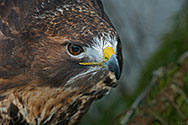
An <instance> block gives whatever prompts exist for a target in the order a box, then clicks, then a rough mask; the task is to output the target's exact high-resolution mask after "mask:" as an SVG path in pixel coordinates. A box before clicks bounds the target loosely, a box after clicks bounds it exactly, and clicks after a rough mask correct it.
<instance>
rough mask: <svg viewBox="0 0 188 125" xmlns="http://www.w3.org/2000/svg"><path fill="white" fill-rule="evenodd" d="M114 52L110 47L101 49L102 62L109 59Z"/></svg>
mask: <svg viewBox="0 0 188 125" xmlns="http://www.w3.org/2000/svg"><path fill="white" fill-rule="evenodd" d="M113 54H115V52H114V50H113V48H112V47H106V48H105V49H104V50H103V55H104V62H107V61H108V60H110V57H111V56H112V55H113Z"/></svg>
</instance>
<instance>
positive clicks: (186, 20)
mask: <svg viewBox="0 0 188 125" xmlns="http://www.w3.org/2000/svg"><path fill="white" fill-rule="evenodd" d="M173 18H174V20H175V21H174V24H173V25H171V27H172V28H171V31H169V32H168V33H166V34H165V35H164V37H163V38H162V39H161V46H160V48H159V49H158V50H157V52H156V53H155V54H154V55H153V56H152V57H151V58H150V59H149V60H148V62H147V63H146V64H144V65H145V68H144V70H143V71H142V73H141V76H140V80H139V86H138V89H137V91H135V93H134V94H133V95H131V96H130V95H126V94H125V93H124V92H121V91H125V90H122V88H118V90H119V92H118V93H116V94H115V98H112V100H111V98H110V97H111V96H110V95H108V96H107V97H105V98H103V99H102V101H98V102H95V104H94V105H95V108H97V110H99V111H100V112H98V111H97V112H95V110H92V109H91V110H90V113H89V115H87V116H85V118H84V121H83V123H82V125H112V124H113V122H114V119H115V117H116V116H118V115H120V117H117V119H116V120H115V123H117V124H119V123H120V121H121V115H123V114H124V113H125V112H126V110H128V109H129V107H130V105H131V104H132V103H133V101H134V100H135V98H136V97H137V96H138V95H139V94H140V93H141V91H142V90H143V89H144V88H145V87H146V86H147V85H148V83H149V82H150V81H151V78H152V73H153V71H154V70H156V69H158V68H159V67H161V66H164V67H168V68H169V67H171V66H169V65H171V64H174V65H173V68H172V69H171V68H169V70H166V72H165V73H166V75H167V76H168V75H169V77H167V78H164V77H163V78H161V80H160V82H159V83H160V85H161V86H159V88H158V89H154V90H153V92H154V93H152V95H150V97H149V98H148V99H147V101H146V102H147V104H150V102H152V101H153V100H157V99H156V98H155V97H154V96H156V95H158V94H160V93H161V91H162V90H163V87H165V86H166V85H167V83H168V82H169V81H170V80H171V79H172V78H174V75H175V74H176V71H179V70H178V67H177V66H176V65H178V61H177V60H178V59H179V58H180V56H181V55H182V54H183V53H184V52H185V51H187V50H188V2H186V3H185V4H184V7H183V9H182V10H181V11H180V12H179V14H176V15H175V16H174V17H173ZM187 70H188V69H187ZM165 73H164V74H165ZM183 77H184V79H183V80H184V82H185V83H187V82H186V81H187V79H188V78H187V77H188V76H187V75H186V74H185V75H184V76H183ZM120 84H121V83H120ZM116 89H117V88H116ZM181 90H182V89H181ZM183 91H184V93H185V94H188V93H187V91H188V88H187V86H184V89H183ZM183 98H184V97H182V96H180V98H179V97H177V98H176V99H177V100H175V103H176V104H177V105H182V107H183V109H182V108H181V110H186V112H183V113H184V115H185V116H186V115H187V106H185V104H186V103H185V101H184V100H183ZM105 100H107V101H105ZM109 103H110V104H109ZM105 105H108V106H105ZM95 108H94V109H95ZM137 111H139V110H137ZM173 112H175V110H174V108H172V107H166V111H165V112H164V113H163V114H162V116H164V117H165V118H164V119H165V121H166V120H167V123H168V119H169V118H172V119H173V118H174V120H172V122H177V121H179V119H178V116H177V115H176V114H175V116H173V115H172V114H171V113H173ZM121 113H122V114H121ZM168 116H169V117H168ZM171 116H173V117H171ZM187 117H188V116H187ZM172 122H169V123H172ZM180 122H181V121H180ZM156 124H157V122H156ZM172 124H173V123H172Z"/></svg>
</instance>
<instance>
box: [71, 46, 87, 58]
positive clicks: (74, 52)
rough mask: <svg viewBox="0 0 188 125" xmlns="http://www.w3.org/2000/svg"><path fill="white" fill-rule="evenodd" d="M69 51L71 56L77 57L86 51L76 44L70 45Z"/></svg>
mask: <svg viewBox="0 0 188 125" xmlns="http://www.w3.org/2000/svg"><path fill="white" fill-rule="evenodd" d="M68 51H69V53H70V54H72V55H74V56H76V55H79V54H80V53H82V52H83V51H84V50H83V48H82V47H81V46H79V45H76V44H69V45H68Z"/></svg>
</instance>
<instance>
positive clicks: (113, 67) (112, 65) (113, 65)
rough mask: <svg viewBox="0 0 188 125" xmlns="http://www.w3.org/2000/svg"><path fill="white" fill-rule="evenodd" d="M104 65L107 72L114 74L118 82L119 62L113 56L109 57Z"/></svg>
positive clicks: (119, 74)
mask: <svg viewBox="0 0 188 125" xmlns="http://www.w3.org/2000/svg"><path fill="white" fill-rule="evenodd" d="M105 65H107V67H108V70H109V71H111V72H114V74H115V76H116V79H117V80H119V79H120V76H121V72H120V67H119V62H118V60H117V58H116V56H115V55H114V54H113V55H112V56H111V57H110V60H108V61H107V62H106V63H105Z"/></svg>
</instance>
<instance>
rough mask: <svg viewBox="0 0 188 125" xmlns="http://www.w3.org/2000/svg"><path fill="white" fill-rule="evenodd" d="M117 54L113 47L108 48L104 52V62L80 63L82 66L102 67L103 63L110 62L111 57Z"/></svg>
mask: <svg viewBox="0 0 188 125" xmlns="http://www.w3.org/2000/svg"><path fill="white" fill-rule="evenodd" d="M113 54H115V52H114V50H113V48H112V47H106V48H105V49H104V50H103V56H104V61H103V62H79V64H80V65H99V66H100V65H102V64H103V63H105V62H107V61H108V60H110V57H111V56H112V55H113Z"/></svg>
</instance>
